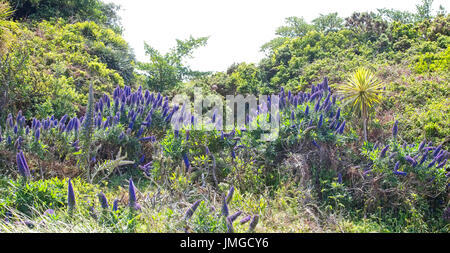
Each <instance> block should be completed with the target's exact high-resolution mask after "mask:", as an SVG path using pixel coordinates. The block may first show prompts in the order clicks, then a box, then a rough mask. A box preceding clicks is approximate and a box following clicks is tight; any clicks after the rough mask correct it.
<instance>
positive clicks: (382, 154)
mask: <svg viewBox="0 0 450 253" xmlns="http://www.w3.org/2000/svg"><path fill="white" fill-rule="evenodd" d="M388 149H389V144H388V145H386V146H385V147H384V148H383V149H382V150H381V152H380V158H383V157H385V156H386V151H387V150H388Z"/></svg>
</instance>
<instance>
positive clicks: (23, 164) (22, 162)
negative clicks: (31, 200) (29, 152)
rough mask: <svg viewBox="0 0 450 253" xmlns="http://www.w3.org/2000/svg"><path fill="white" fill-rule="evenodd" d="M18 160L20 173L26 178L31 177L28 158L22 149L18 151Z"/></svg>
mask: <svg viewBox="0 0 450 253" xmlns="http://www.w3.org/2000/svg"><path fill="white" fill-rule="evenodd" d="M16 160H17V167H18V169H19V173H20V175H21V176H23V177H24V178H30V177H31V174H30V168H29V167H28V164H27V160H26V159H25V156H24V155H23V152H22V151H20V152H19V153H17V155H16Z"/></svg>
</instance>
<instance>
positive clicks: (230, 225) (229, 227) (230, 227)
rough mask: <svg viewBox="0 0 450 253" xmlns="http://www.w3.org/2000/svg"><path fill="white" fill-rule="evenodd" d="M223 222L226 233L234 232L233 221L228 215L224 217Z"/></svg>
mask: <svg viewBox="0 0 450 253" xmlns="http://www.w3.org/2000/svg"><path fill="white" fill-rule="evenodd" d="M225 223H226V225H227V233H234V228H233V221H231V219H230V218H229V217H227V218H226V219H225Z"/></svg>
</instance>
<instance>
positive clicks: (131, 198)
mask: <svg viewBox="0 0 450 253" xmlns="http://www.w3.org/2000/svg"><path fill="white" fill-rule="evenodd" d="M128 205H129V206H130V207H131V208H135V206H136V192H135V187H134V183H133V179H131V178H130V184H129V186H128Z"/></svg>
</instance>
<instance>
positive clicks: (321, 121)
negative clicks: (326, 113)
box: [317, 114, 323, 128]
mask: <svg viewBox="0 0 450 253" xmlns="http://www.w3.org/2000/svg"><path fill="white" fill-rule="evenodd" d="M322 124H323V115H322V114H320V118H319V123H317V127H318V128H321V127H322Z"/></svg>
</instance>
